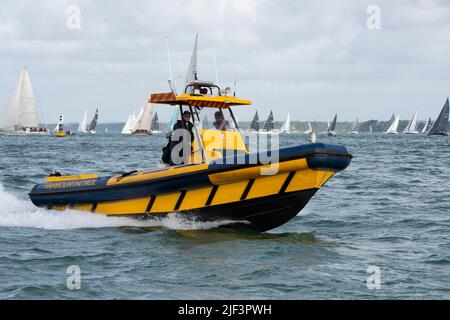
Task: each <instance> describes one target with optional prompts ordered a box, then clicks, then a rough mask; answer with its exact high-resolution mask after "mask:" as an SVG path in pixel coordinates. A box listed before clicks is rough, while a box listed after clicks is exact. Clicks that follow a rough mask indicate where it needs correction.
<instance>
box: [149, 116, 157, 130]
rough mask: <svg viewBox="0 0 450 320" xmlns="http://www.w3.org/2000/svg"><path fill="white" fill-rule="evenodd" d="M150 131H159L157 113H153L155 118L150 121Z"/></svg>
mask: <svg viewBox="0 0 450 320" xmlns="http://www.w3.org/2000/svg"><path fill="white" fill-rule="evenodd" d="M150 129H151V130H152V131H158V130H159V119H158V112H156V113H155V116H154V117H153V119H152V125H151V127H150Z"/></svg>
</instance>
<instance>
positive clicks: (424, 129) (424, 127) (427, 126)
mask: <svg viewBox="0 0 450 320" xmlns="http://www.w3.org/2000/svg"><path fill="white" fill-rule="evenodd" d="M431 124H432V123H431V118H428V120H427V122H426V123H425V125H424V126H423V128H422V133H426V132H427V131H428V130H430V127H431Z"/></svg>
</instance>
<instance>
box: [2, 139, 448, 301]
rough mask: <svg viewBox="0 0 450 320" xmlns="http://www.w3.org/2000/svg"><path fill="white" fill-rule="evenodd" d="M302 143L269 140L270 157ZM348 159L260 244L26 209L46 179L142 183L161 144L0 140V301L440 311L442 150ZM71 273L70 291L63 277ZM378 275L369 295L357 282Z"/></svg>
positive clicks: (444, 242)
mask: <svg viewBox="0 0 450 320" xmlns="http://www.w3.org/2000/svg"><path fill="white" fill-rule="evenodd" d="M305 138H306V137H305V135H302V134H291V135H285V136H282V137H281V144H282V145H286V146H287V145H293V144H298V143H303V142H304V141H305ZM319 141H323V142H331V141H332V142H335V143H341V144H344V145H346V146H347V147H348V148H349V150H350V151H351V152H352V153H353V155H354V159H353V162H352V164H351V165H350V167H349V168H348V169H347V170H345V171H343V172H341V173H339V174H338V175H336V176H335V177H334V178H332V179H331V180H330V181H329V182H328V183H327V185H325V187H324V188H323V189H321V190H320V191H319V192H318V193H317V194H316V196H315V197H314V198H313V199H312V200H311V202H310V203H309V204H308V205H307V207H306V208H305V209H304V210H303V211H302V213H301V214H300V215H298V216H297V217H296V218H294V219H293V220H292V221H290V222H289V223H287V224H286V225H284V226H282V227H280V228H277V229H275V230H272V231H270V232H267V233H248V232H242V231H239V232H238V231H231V230H226V231H224V230H218V229H215V227H217V224H213V223H209V224H200V223H196V224H192V223H190V224H189V223H186V222H183V221H181V220H180V219H178V218H177V217H175V216H172V217H169V218H168V219H165V220H163V221H161V222H159V223H156V222H139V221H136V220H131V219H126V218H106V217H103V216H101V215H95V214H90V213H79V212H74V211H67V212H64V213H61V212H55V211H46V210H43V209H37V208H35V207H34V206H33V205H32V204H31V203H30V202H29V201H28V198H27V192H28V191H29V190H30V189H31V187H32V185H33V184H34V183H36V182H40V181H42V179H43V178H44V177H45V176H46V175H47V174H48V173H49V172H51V170H53V169H57V170H59V171H61V172H63V173H66V174H70V173H79V172H84V173H94V172H95V173H100V174H110V173H113V172H118V171H129V170H134V169H148V168H151V167H153V166H154V164H155V162H156V161H157V160H158V159H159V156H160V150H161V147H162V145H163V144H164V138H163V137H162V136H154V137H151V138H145V137H122V136H121V135H119V134H117V133H110V134H98V135H96V136H74V137H69V138H65V139H57V138H53V137H26V138H25V137H6V136H0V148H1V149H0V150H1V153H0V298H10V299H25V298H29V299H42V298H50V299H64V298H76V299H89V298H93V299H105V298H107V299H111V298H128V299H130V298H135V299H144V298H145V299H163V298H169V299H181V298H186V299H210V298H238V299H239V298H244V299H247V298H251V299H255V298H271V299H303V298H306V299H310V298H348V299H361V298H364V299H366V298H368V299H372V298H376V299H379V298H389V299H397V298H417V299H421V298H433V299H441V298H447V299H448V298H450V289H449V288H450V232H449V231H450V200H449V199H450V185H449V177H450V138H446V137H440V138H427V137H425V136H422V135H417V136H404V135H399V136H386V135H382V134H371V135H359V136H347V135H344V134H342V135H340V136H338V137H337V138H327V137H324V136H319ZM71 265H78V266H79V267H80V269H81V289H80V290H69V289H68V288H67V286H66V280H67V277H68V276H69V275H68V274H67V273H66V271H67V268H68V267H69V266H71ZM371 265H375V266H378V267H379V268H380V270H381V288H380V289H378V290H376V289H374V290H369V289H368V288H367V285H366V279H367V277H368V276H369V275H370V274H368V273H367V268H368V267H369V266H371Z"/></svg>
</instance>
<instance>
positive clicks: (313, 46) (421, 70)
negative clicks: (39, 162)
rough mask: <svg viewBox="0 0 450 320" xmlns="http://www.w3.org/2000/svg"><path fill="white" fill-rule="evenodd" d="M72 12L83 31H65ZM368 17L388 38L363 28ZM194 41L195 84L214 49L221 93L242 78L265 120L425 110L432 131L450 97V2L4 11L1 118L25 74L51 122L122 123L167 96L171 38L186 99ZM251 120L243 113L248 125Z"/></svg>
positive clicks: (6, 2) (14, 6) (78, 1)
mask: <svg viewBox="0 0 450 320" xmlns="http://www.w3.org/2000/svg"><path fill="white" fill-rule="evenodd" d="M394 2H395V4H394ZM70 5H76V6H78V7H79V8H80V12H81V20H80V29H79V30H78V29H70V28H68V27H67V24H68V19H69V25H72V26H73V24H70V21H72V20H70V18H71V17H73V16H72V15H71V14H70V13H69V14H68V13H67V12H68V8H69V6H70ZM371 5H376V6H378V7H379V8H380V10H381V11H380V13H381V14H380V17H381V19H380V27H381V29H373V28H368V27H367V21H368V19H369V20H370V21H369V22H373V21H374V20H373V19H371V17H372V18H373V16H372V13H373V11H370V13H369V14H368V13H367V9H368V7H369V6H371ZM371 25H372V26H373V25H374V24H373V23H372V24H371ZM197 32H198V33H199V38H200V39H199V40H200V42H199V78H200V79H205V80H208V79H210V80H214V78H215V73H214V64H213V54H212V43H213V42H214V43H215V47H216V55H217V65H218V71H219V81H220V83H221V85H222V86H231V87H232V85H233V78H234V75H235V74H236V79H237V94H238V95H239V96H241V97H243V98H249V99H252V100H253V102H254V107H256V108H257V109H258V110H259V111H260V114H261V116H262V117H266V115H267V113H268V112H269V110H270V109H273V110H274V114H275V118H276V119H277V120H282V119H283V118H284V117H285V116H286V113H288V112H289V113H290V114H291V118H293V119H294V120H314V119H317V120H329V119H331V118H332V116H333V115H334V113H338V117H339V119H340V120H348V121H350V120H353V119H354V118H355V117H356V116H359V118H360V119H361V120H369V119H387V118H389V117H390V115H391V114H392V113H393V112H395V113H399V114H400V116H401V118H402V119H407V118H410V117H412V114H413V113H414V111H416V110H418V111H419V117H420V118H421V119H424V118H425V117H428V116H432V117H435V116H436V115H437V114H438V112H439V111H440V108H441V107H442V105H443V103H444V100H445V98H446V97H447V96H448V95H450V0H441V1H439V0H434V1H433V0H420V1H419V0H416V1H415V0H409V1H407V0H396V1H382V0H371V1H365V0H340V1H322V0H311V1H287V0H285V1H275V0H271V1H269V0H216V1H207V0H194V1H181V0H179V1H165V0H161V1H159V0H156V1H148V0H142V1H140V0H136V1H133V0H130V1H112V0H103V1H100V0H97V1H93V0H92V1H88V0H85V1H83V0H70V1H54V0H53V1H50V0H40V1H32V0H28V1H23V0H22V1H20V0H19V1H18V0H11V1H10V0H2V1H1V2H0V109H1V108H3V107H4V106H6V105H7V103H8V101H9V99H10V96H11V93H12V91H13V89H14V87H15V85H16V82H17V79H18V76H19V73H20V70H21V68H22V67H23V66H26V67H27V68H28V70H29V72H30V76H31V80H32V82H33V87H34V91H35V96H36V101H37V106H38V108H39V111H40V113H42V116H43V119H44V120H46V121H48V122H55V121H56V120H57V117H58V115H59V114H60V113H62V114H64V115H65V119H66V121H67V122H71V121H74V122H78V121H79V120H80V118H81V117H82V113H83V112H84V110H85V109H87V110H88V111H90V112H91V113H92V112H93V111H94V110H95V108H96V107H99V109H100V121H101V122H111V121H125V120H126V117H127V115H128V112H129V110H130V108H131V107H133V108H135V109H136V110H137V109H138V108H139V107H140V106H142V105H143V104H144V103H145V100H146V99H147V98H148V96H149V95H150V93H151V92H161V91H167V90H168V85H167V79H168V73H169V72H168V59H167V51H166V40H165V39H166V37H169V41H170V49H171V55H172V65H173V71H174V72H173V73H174V78H175V80H176V81H177V82H178V87H181V84H182V82H183V78H184V76H185V73H186V69H187V66H188V62H189V58H190V55H191V51H192V47H193V42H194V37H195V33H197ZM254 110H255V109H254V108H247V107H240V108H239V109H237V110H236V111H237V113H238V115H239V117H240V119H250V118H251V117H252V115H253V113H254ZM158 112H159V113H160V117H161V118H162V120H163V121H164V120H167V118H168V117H169V114H170V112H169V107H164V106H159V107H158ZM41 120H42V119H41Z"/></svg>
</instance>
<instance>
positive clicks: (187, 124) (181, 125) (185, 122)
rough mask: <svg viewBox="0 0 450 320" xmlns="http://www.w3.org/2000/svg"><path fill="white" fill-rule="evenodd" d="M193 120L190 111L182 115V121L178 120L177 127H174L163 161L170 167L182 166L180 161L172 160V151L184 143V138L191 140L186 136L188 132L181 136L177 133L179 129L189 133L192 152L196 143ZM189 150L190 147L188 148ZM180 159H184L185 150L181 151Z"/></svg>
mask: <svg viewBox="0 0 450 320" xmlns="http://www.w3.org/2000/svg"><path fill="white" fill-rule="evenodd" d="M190 120H191V113H190V112H189V111H184V112H183V115H182V120H178V121H177V122H176V123H175V125H174V126H173V132H172V134H171V135H170V137H169V142H168V143H167V146H166V147H164V148H163V156H162V161H163V162H165V163H167V164H170V165H172V166H173V165H176V164H181V163H178V162H179V161H174V160H175V159H172V150H173V149H174V148H175V146H177V145H179V144H180V143H181V142H183V140H184V138H185V137H186V138H187V139H189V136H186V134H184V133H186V131H183V132H182V133H181V134H180V133H179V132H177V130H179V129H184V130H187V132H189V135H190V138H191V141H190V149H191V151H192V142H193V141H194V131H193V127H194V125H193V124H192V122H191V121H190ZM177 138H178V139H177ZM187 149H189V147H188V148H187ZM179 156H180V159H183V148H181V149H180V151H179Z"/></svg>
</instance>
